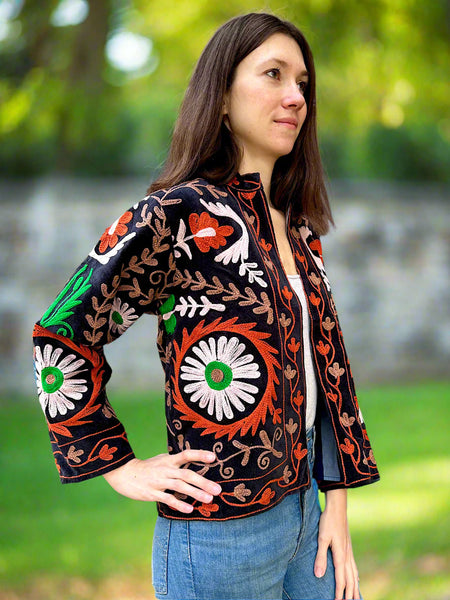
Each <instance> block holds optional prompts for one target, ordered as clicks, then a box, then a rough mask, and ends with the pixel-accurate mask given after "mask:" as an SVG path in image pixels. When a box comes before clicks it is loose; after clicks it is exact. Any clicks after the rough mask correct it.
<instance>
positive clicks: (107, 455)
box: [98, 444, 117, 460]
mask: <svg viewBox="0 0 450 600" xmlns="http://www.w3.org/2000/svg"><path fill="white" fill-rule="evenodd" d="M116 450H117V448H115V447H113V448H110V447H109V446H108V444H104V445H103V446H102V447H101V448H100V452H99V453H98V456H99V458H101V459H102V460H112V459H113V458H114V457H113V454H114V452H116Z"/></svg>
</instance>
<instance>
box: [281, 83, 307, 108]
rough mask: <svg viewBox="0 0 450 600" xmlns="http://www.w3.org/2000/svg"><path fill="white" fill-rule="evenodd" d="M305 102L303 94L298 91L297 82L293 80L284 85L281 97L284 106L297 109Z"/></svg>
mask: <svg viewBox="0 0 450 600" xmlns="http://www.w3.org/2000/svg"><path fill="white" fill-rule="evenodd" d="M305 103H306V100H305V96H304V95H303V93H302V92H301V91H300V89H299V87H298V83H297V82H294V83H293V84H289V85H288V86H286V90H285V94H284V97H283V106H284V107H286V108H296V109H297V110H299V109H300V108H302V107H303V106H304V104H305Z"/></svg>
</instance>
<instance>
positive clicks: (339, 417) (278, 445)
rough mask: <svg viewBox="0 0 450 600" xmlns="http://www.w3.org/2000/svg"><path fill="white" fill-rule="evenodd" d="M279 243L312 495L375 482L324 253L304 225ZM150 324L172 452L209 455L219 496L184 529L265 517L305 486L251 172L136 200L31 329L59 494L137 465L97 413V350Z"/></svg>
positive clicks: (104, 369)
mask: <svg viewBox="0 0 450 600" xmlns="http://www.w3.org/2000/svg"><path fill="white" fill-rule="evenodd" d="M287 235H288V239H289V242H290V244H291V247H292V250H293V254H294V258H295V262H296V267H297V270H298V273H299V274H300V275H301V279H302V282H303V285H304V288H305V293H306V297H307V300H308V308H309V315H310V320H311V330H310V335H311V343H312V349H313V358H314V362H315V370H316V377H317V385H318V395H319V398H318V407H317V417H316V431H317V435H316V459H315V473H314V475H315V477H316V478H317V480H318V483H319V487H320V488H321V489H322V490H327V489H331V488H337V487H356V486H360V485H364V484H367V483H371V482H373V481H376V480H377V479H378V478H379V475H378V471H377V468H376V464H375V460H374V457H373V453H372V450H371V447H370V443H369V439H368V437H367V433H366V427H365V425H364V422H363V418H362V415H361V411H360V410H359V407H358V402H357V399H356V396H355V391H354V385H353V380H352V374H351V370H350V366H349V363H348V359H347V355H346V351H345V348H344V342H343V338H342V333H341V329H340V327H339V322H338V318H337V314H336V309H335V305H334V302H333V299H332V296H331V291H330V285H329V281H328V279H327V276H326V274H325V271H324V266H323V262H322V256H321V245H320V241H319V239H318V237H317V236H316V235H315V234H314V232H313V231H312V230H311V229H310V227H309V226H308V223H307V221H306V220H304V219H303V220H302V221H300V222H288V224H287ZM144 313H148V314H156V315H158V320H159V324H158V327H159V329H158V331H159V334H158V340H157V345H158V351H159V355H160V359H161V362H162V366H163V369H164V372H165V381H166V387H165V392H166V417H167V435H168V446H169V452H171V453H176V452H180V451H181V450H183V449H185V448H188V447H189V448H196V449H197V448H202V449H208V450H212V451H213V452H215V453H216V455H217V461H216V462H215V463H213V464H209V465H203V464H191V465H190V468H191V469H194V470H197V471H198V472H200V473H201V474H202V475H204V476H205V477H207V478H209V479H211V480H214V481H217V482H219V483H220V485H221V486H222V493H221V494H220V496H217V497H215V498H214V500H213V502H212V503H210V504H202V503H201V502H199V501H196V500H193V499H190V500H191V501H192V504H193V506H194V511H193V513H192V514H190V515H185V514H181V513H179V512H177V511H174V510H173V509H171V508H169V507H168V506H167V505H165V504H159V505H158V511H159V514H161V515H164V516H166V517H170V518H183V519H230V518H236V517H244V516H247V515H251V514H254V513H257V512H259V511H262V510H265V509H267V508H269V507H271V506H273V505H274V504H276V503H277V502H279V501H280V500H281V499H282V498H283V497H284V496H285V495H286V494H289V493H292V492H294V491H295V490H298V489H300V488H302V487H303V488H306V487H308V486H309V485H310V477H309V471H308V466H307V465H308V462H307V456H306V455H307V448H306V431H305V392H306V390H305V373H304V361H303V343H302V318H301V305H300V302H299V300H298V298H297V296H296V295H295V293H294V292H293V290H292V288H291V287H290V284H289V281H288V278H287V276H286V273H285V271H284V269H283V266H282V264H281V260H280V255H279V253H278V250H277V246H276V240H275V236H274V231H273V227H272V221H271V217H270V212H269V208H268V204H267V201H266V198H265V195H264V192H263V189H262V185H261V181H260V177H259V175H258V174H249V175H245V176H238V177H236V178H235V179H234V180H233V181H232V182H231V183H230V184H228V185H225V186H221V187H220V186H215V185H212V184H210V183H209V182H207V181H205V180H202V179H198V180H195V181H191V182H187V183H184V184H182V185H178V186H176V187H173V188H172V189H169V190H161V191H158V192H156V193H154V194H152V195H150V196H147V197H146V198H144V199H143V200H142V201H141V202H140V203H138V204H136V205H135V206H133V207H132V208H131V209H130V210H129V211H127V212H125V213H124V214H123V215H122V216H121V217H120V218H119V219H118V220H117V221H115V223H113V225H112V226H111V227H110V228H108V229H106V231H105V232H104V234H103V235H102V237H101V239H100V241H99V242H98V244H97V245H96V246H95V247H94V249H93V250H92V251H91V252H90V254H89V256H88V257H87V258H86V260H85V261H84V262H83V263H82V264H81V266H80V267H79V268H78V269H77V271H76V272H75V274H74V275H73V277H72V278H71V279H70V281H69V282H68V283H67V285H66V286H65V288H64V289H63V290H62V292H61V293H60V294H59V296H58V297H57V298H56V300H55V301H54V302H53V304H52V305H51V306H50V308H49V309H48V310H47V311H46V313H45V314H44V316H43V317H42V319H41V320H40V322H39V323H38V324H36V326H35V329H34V341H35V365H36V378H37V386H38V392H39V398H40V402H41V404H42V407H43V409H44V411H45V414H46V417H47V421H48V426H49V430H50V438H51V443H52V446H53V451H54V455H55V459H56V464H57V467H58V470H59V473H60V477H61V480H62V481H63V482H73V481H81V480H84V479H88V478H90V477H94V476H96V475H101V474H103V473H106V472H107V471H110V470H112V469H115V468H117V467H118V466H120V465H122V464H124V463H126V462H127V461H128V460H130V459H131V458H132V457H133V456H134V455H133V452H132V449H131V447H130V445H129V443H128V441H127V437H126V433H125V431H124V428H123V426H122V424H121V423H120V422H119V420H118V419H117V417H116V415H115V414H114V411H113V409H112V407H111V405H110V404H109V402H108V399H107V396H106V392H105V384H106V382H107V381H108V379H109V377H110V374H111V370H110V368H109V366H108V363H107V362H106V360H105V357H104V354H103V349H102V347H103V345H104V344H107V343H109V342H111V341H113V340H114V339H116V338H117V337H118V336H120V335H121V334H122V333H124V332H125V331H126V329H127V328H128V327H129V326H130V325H132V323H133V322H134V321H135V320H136V319H137V318H138V317H139V316H141V315H142V314H144Z"/></svg>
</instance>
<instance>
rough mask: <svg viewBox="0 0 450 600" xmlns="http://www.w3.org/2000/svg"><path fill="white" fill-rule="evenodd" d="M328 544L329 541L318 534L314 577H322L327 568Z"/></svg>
mask: <svg viewBox="0 0 450 600" xmlns="http://www.w3.org/2000/svg"><path fill="white" fill-rule="evenodd" d="M328 546H329V543H328V542H327V541H326V540H324V539H323V538H321V536H320V535H319V538H318V549H317V554H316V560H315V561H314V575H315V576H316V577H323V576H324V575H325V571H326V570H327V552H328Z"/></svg>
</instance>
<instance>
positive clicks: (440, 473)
mask: <svg viewBox="0 0 450 600" xmlns="http://www.w3.org/2000/svg"><path fill="white" fill-rule="evenodd" d="M359 396H360V401H361V404H362V406H363V413H364V417H365V420H366V422H367V424H368V430H369V435H370V437H371V440H372V443H373V446H374V449H375V455H376V458H377V459H378V464H379V468H380V471H381V475H382V479H381V481H380V482H379V483H377V484H375V485H370V486H367V487H363V488H360V489H357V490H352V491H350V493H349V497H350V518H351V526H352V532H353V543H354V550H355V554H356V556H357V561H358V565H359V569H360V577H361V589H362V591H363V594H364V598H365V600H394V599H395V600H413V599H414V600H415V599H417V600H419V599H420V600H444V599H448V598H449V597H450V596H449V594H450V591H449V590H450V576H449V575H448V572H449V542H448V540H449V537H450V526H449V519H448V507H449V505H450V502H449V500H450V497H449V496H450V495H449V479H450V468H449V467H450V461H449V453H448V449H447V443H446V442H447V439H448V435H447V428H448V417H449V412H450V411H449V398H450V383H422V384H420V385H411V386H392V387H380V388H376V389H375V388H374V389H367V390H363V391H360V394H359ZM111 400H112V403H113V404H114V406H115V408H116V409H117V412H118V413H119V416H120V418H121V419H122V420H123V421H124V422H125V424H126V426H127V430H128V434H129V437H130V439H131V442H132V445H133V446H134V448H135V451H136V453H137V455H138V456H142V457H144V456H149V455H151V454H156V453H159V452H163V451H165V434H164V424H163V400H162V398H161V396H160V395H159V394H156V393H151V394H149V395H148V397H147V398H145V399H143V398H139V397H136V396H135V397H132V398H131V399H130V398H128V399H127V400H125V399H124V398H122V397H120V396H117V397H114V396H113V397H112V398H111ZM0 444H1V447H0V473H1V489H0V494H1V495H0V598H1V599H2V600H6V599H8V600H16V599H19V598H20V599H25V598H27V599H30V600H44V599H45V600H53V599H56V598H57V599H58V600H71V599H73V600H79V599H82V598H86V599H89V600H93V599H94V598H95V599H97V598H98V599H100V598H105V599H106V598H107V599H108V600H115V599H117V600H118V599H119V598H120V600H127V599H128V600H138V599H139V600H144V599H146V600H147V599H149V598H152V597H153V596H152V591H151V585H150V554H151V537H152V529H153V524H154V520H155V516H156V510H155V507H154V506H153V504H146V503H139V502H133V501H131V500H127V499H125V498H123V497H120V496H118V495H117V494H115V493H114V492H113V491H112V490H111V489H110V488H109V487H108V486H107V484H106V483H105V482H104V480H103V479H102V478H97V479H93V480H91V481H88V482H86V483H83V484H75V485H64V486H63V485H61V484H60V483H59V481H58V478H57V475H56V470H55V467H54V466H53V459H52V457H51V453H50V447H49V441H48V434H47V432H46V429H45V426H44V421H43V416H42V414H41V413H40V408H39V407H38V405H37V402H36V403H35V404H31V403H29V402H19V401H17V402H14V403H13V404H11V403H6V402H5V401H4V403H3V404H2V405H1V406H0Z"/></svg>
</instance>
